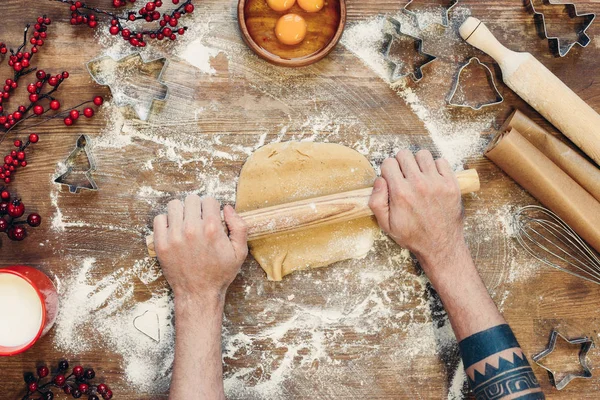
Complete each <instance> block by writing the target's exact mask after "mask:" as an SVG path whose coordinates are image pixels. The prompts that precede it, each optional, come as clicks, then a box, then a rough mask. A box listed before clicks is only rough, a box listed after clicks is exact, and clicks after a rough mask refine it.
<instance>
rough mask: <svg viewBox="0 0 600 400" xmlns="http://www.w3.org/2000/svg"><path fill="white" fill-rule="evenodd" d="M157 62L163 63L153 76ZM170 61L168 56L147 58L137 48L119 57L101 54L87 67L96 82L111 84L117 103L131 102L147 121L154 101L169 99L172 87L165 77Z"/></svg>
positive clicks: (128, 104) (137, 112)
mask: <svg viewBox="0 0 600 400" xmlns="http://www.w3.org/2000/svg"><path fill="white" fill-rule="evenodd" d="M155 63H161V64H162V66H161V69H160V71H159V72H158V74H157V75H156V76H153V75H152V73H154V72H155V71H156V70H157V68H156V69H155V70H153V68H152V66H153V65H154V64H155ZM128 64H133V65H128ZM167 65H168V60H167V59H166V58H165V57H156V58H151V59H145V58H144V57H143V55H142V53H141V52H135V53H132V54H129V55H127V56H124V57H121V58H119V59H116V60H115V59H114V58H113V57H111V56H102V57H98V58H95V59H93V60H91V61H89V62H88V63H87V64H86V68H87V70H88V72H89V74H90V76H91V77H92V79H93V80H94V82H96V83H97V84H99V85H102V86H108V87H109V88H110V91H111V93H112V97H113V102H114V103H115V105H116V106H118V107H125V106H130V107H131V108H133V110H134V111H135V113H136V114H137V116H138V118H139V119H140V120H142V121H146V120H148V117H149V116H150V111H151V110H152V108H153V106H154V102H155V101H165V100H166V99H167V96H168V93H169V87H168V86H167V85H166V84H165V83H164V82H163V80H162V76H163V73H164V72H165V70H166V69H167ZM120 66H123V68H122V69H121V70H120V69H119V67H120ZM136 66H137V68H136ZM128 83H129V84H128Z"/></svg>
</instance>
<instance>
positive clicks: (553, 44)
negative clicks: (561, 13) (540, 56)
mask: <svg viewBox="0 0 600 400" xmlns="http://www.w3.org/2000/svg"><path fill="white" fill-rule="evenodd" d="M535 1H536V0H529V8H530V9H531V11H533V15H534V18H535V21H536V25H537V28H538V33H539V34H540V36H541V37H542V38H544V39H548V44H549V46H550V49H551V50H552V51H553V52H554V53H555V54H558V56H559V57H564V56H566V55H567V53H569V51H570V50H571V49H572V48H573V46H575V45H576V44H578V45H580V46H581V47H586V46H587V45H588V44H590V42H591V41H592V39H590V37H589V36H588V35H587V33H586V31H587V29H588V28H589V27H590V25H592V22H593V21H594V19H596V14H594V13H585V14H579V13H578V12H577V6H576V5H575V4H573V3H553V2H551V1H549V0H541V1H542V3H543V4H549V5H556V6H559V5H563V6H564V7H565V9H566V10H567V12H568V13H569V17H570V18H581V19H582V20H583V21H582V23H581V25H582V28H581V29H580V30H579V31H578V32H577V41H575V42H571V41H567V42H566V43H563V42H564V41H565V40H564V39H561V38H559V37H557V36H550V35H549V34H548V29H547V26H546V19H545V17H544V13H542V12H540V11H538V10H536V8H535V4H534V3H535Z"/></svg>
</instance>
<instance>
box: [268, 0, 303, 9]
mask: <svg viewBox="0 0 600 400" xmlns="http://www.w3.org/2000/svg"><path fill="white" fill-rule="evenodd" d="M295 3H296V0H267V4H268V5H269V7H271V8H272V9H273V10H275V11H286V10H289V9H290V8H292V6H293V5H294V4H295Z"/></svg>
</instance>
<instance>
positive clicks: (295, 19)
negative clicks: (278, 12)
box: [275, 14, 306, 45]
mask: <svg viewBox="0 0 600 400" xmlns="http://www.w3.org/2000/svg"><path fill="white" fill-rule="evenodd" d="M275 36H277V40H279V41H280V42H281V43H283V44H287V45H295V44H298V43H300V42H301V41H303V40H304V37H305V36H306V21H305V20H304V18H302V17H301V16H299V15H297V14H286V15H284V16H283V17H281V18H279V20H278V21H277V24H276V25H275Z"/></svg>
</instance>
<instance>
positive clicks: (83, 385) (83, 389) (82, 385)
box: [79, 383, 90, 394]
mask: <svg viewBox="0 0 600 400" xmlns="http://www.w3.org/2000/svg"><path fill="white" fill-rule="evenodd" d="M89 389H90V387H89V386H88V384H87V383H80V384H79V391H80V392H81V393H83V394H87V392H88V390H89Z"/></svg>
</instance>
